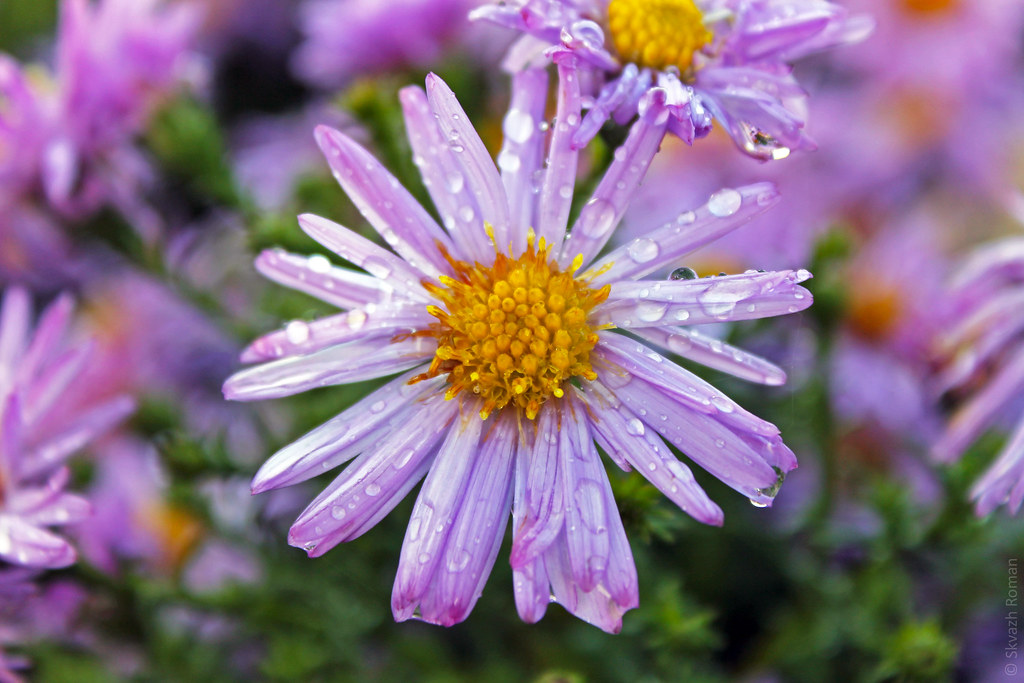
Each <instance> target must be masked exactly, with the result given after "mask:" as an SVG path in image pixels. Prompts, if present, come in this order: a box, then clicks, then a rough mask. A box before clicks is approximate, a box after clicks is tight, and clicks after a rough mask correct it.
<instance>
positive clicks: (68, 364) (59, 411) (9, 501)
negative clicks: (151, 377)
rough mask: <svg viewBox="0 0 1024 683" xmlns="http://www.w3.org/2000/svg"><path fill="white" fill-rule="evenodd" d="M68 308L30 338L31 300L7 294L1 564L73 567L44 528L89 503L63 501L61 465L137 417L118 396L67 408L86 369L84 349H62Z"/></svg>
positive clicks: (51, 311)
mask: <svg viewBox="0 0 1024 683" xmlns="http://www.w3.org/2000/svg"><path fill="white" fill-rule="evenodd" d="M71 308H72V306H71V300H70V299H69V298H67V297H61V298H59V299H57V300H56V301H55V302H54V303H53V304H51V305H50V307H49V308H47V309H46V311H45V312H44V313H43V314H42V316H41V318H40V321H39V325H38V327H37V328H36V330H35V332H34V333H33V332H32V331H31V330H30V326H29V317H30V314H31V310H30V301H29V295H28V293H27V292H26V291H25V290H23V289H20V288H10V289H8V290H7V291H6V292H5V294H4V298H3V305H2V308H0V560H3V561H5V562H7V563H10V564H16V565H23V566H26V567H38V568H53V567H64V566H67V565H69V564H72V563H73V562H74V561H75V551H74V549H72V547H71V546H70V545H69V544H68V542H67V541H66V540H64V539H63V538H61V537H60V536H57V535H56V534H54V533H53V532H51V531H49V530H48V528H47V527H51V526H58V525H62V524H69V523H74V522H77V521H79V520H81V519H82V518H83V517H85V516H86V515H87V514H88V513H89V503H88V502H87V501H86V500H85V499H84V498H81V497H79V496H76V495H74V494H70V493H66V492H65V491H64V487H65V485H66V484H67V481H68V477H69V472H68V469H67V468H66V467H64V466H63V462H64V460H65V459H66V458H67V457H68V456H69V455H71V454H72V453H74V452H75V451H77V450H78V449H80V448H81V447H82V446H84V445H85V444H87V443H88V442H89V441H90V440H92V439H93V438H94V437H96V436H98V435H99V434H102V433H103V432H105V431H107V430H108V429H110V428H111V427H112V426H114V425H115V424H117V423H118V422H120V421H121V420H122V419H124V417H126V416H127V415H128V414H129V413H130V412H131V411H132V409H133V403H132V401H131V400H130V399H129V398H127V397H125V396H117V397H114V398H113V399H110V400H108V401H105V402H103V403H97V404H93V405H90V406H67V405H65V403H66V401H64V400H63V398H64V392H65V391H66V390H67V388H68V387H69V386H70V385H71V384H72V383H73V382H75V381H76V379H78V377H79V376H80V375H81V374H82V371H83V370H84V368H85V367H86V366H87V364H88V363H89V354H90V351H91V347H90V346H89V345H87V344H85V345H79V346H73V347H70V348H63V345H62V337H63V336H64V332H65V329H66V327H67V325H68V322H69V319H70V315H71Z"/></svg>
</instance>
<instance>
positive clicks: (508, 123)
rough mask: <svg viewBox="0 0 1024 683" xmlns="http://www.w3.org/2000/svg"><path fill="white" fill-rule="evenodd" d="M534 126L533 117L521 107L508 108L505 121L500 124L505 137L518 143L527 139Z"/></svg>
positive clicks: (531, 133)
mask: <svg viewBox="0 0 1024 683" xmlns="http://www.w3.org/2000/svg"><path fill="white" fill-rule="evenodd" d="M534 128H535V124H534V122H533V118H532V117H531V116H530V115H529V114H528V113H527V112H525V111H523V110H522V109H510V110H509V112H508V114H506V115H505V123H504V125H503V126H502V130H504V132H505V137H506V138H508V139H509V140H511V141H512V142H518V143H523V142H526V141H527V140H529V139H530V137H531V136H532V135H533V131H534Z"/></svg>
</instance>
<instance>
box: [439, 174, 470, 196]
mask: <svg viewBox="0 0 1024 683" xmlns="http://www.w3.org/2000/svg"><path fill="white" fill-rule="evenodd" d="M444 184H445V187H447V188H448V191H449V192H451V193H452V194H458V193H459V192H462V188H463V187H465V186H466V179H465V178H464V177H463V175H462V174H461V173H459V172H458V171H452V172H451V173H449V174H448V175H447V176H446V177H445V179H444Z"/></svg>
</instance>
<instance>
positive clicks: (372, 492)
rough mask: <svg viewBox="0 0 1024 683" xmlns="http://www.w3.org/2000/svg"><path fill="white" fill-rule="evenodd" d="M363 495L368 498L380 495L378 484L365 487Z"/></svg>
mask: <svg viewBox="0 0 1024 683" xmlns="http://www.w3.org/2000/svg"><path fill="white" fill-rule="evenodd" d="M365 493H366V495H368V496H377V495H380V484H377V483H373V484H369V485H367V487H366V489H365Z"/></svg>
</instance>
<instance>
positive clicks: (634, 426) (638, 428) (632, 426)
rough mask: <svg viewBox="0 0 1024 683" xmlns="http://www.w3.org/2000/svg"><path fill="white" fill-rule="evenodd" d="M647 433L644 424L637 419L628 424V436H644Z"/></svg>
mask: <svg viewBox="0 0 1024 683" xmlns="http://www.w3.org/2000/svg"><path fill="white" fill-rule="evenodd" d="M645 431H646V430H645V429H644V423H643V422H641V421H640V420H638V419H636V418H635V417H634V418H633V419H631V420H630V421H629V422H627V423H626V433H627V434H632V435H633V436H643V435H644V432H645Z"/></svg>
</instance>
